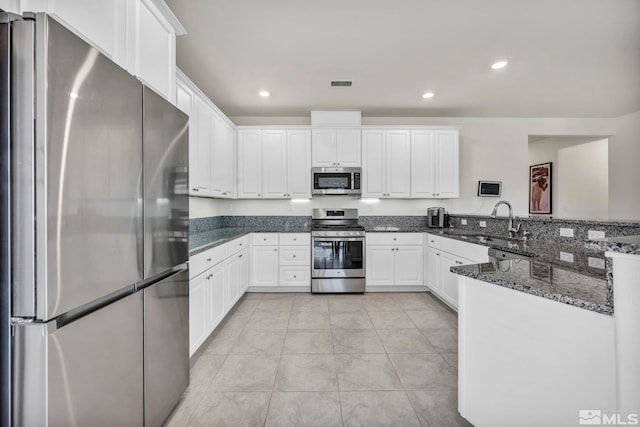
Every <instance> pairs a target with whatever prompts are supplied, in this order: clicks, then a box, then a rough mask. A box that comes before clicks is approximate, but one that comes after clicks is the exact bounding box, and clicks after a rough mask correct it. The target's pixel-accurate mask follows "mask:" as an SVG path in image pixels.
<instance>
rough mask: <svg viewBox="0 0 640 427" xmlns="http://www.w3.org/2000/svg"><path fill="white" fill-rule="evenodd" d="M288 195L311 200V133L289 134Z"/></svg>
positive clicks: (292, 132)
mask: <svg viewBox="0 0 640 427" xmlns="http://www.w3.org/2000/svg"><path fill="white" fill-rule="evenodd" d="M287 193H288V194H289V197H291V198H294V199H295V198H299V199H309V198H311V132H310V131H308V130H290V131H288V132H287Z"/></svg>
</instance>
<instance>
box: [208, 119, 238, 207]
mask: <svg viewBox="0 0 640 427" xmlns="http://www.w3.org/2000/svg"><path fill="white" fill-rule="evenodd" d="M211 155H212V158H211V195H212V196H214V197H220V198H233V197H235V191H234V187H235V185H234V184H235V176H236V170H235V164H236V157H235V135H234V131H233V128H232V127H231V125H229V124H228V123H227V122H226V121H225V120H224V119H223V118H222V117H221V116H220V115H219V114H217V113H216V112H213V140H212V149H211Z"/></svg>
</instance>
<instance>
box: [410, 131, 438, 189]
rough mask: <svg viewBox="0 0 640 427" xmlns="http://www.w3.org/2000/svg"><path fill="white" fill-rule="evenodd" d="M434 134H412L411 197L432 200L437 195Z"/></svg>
mask: <svg viewBox="0 0 640 427" xmlns="http://www.w3.org/2000/svg"><path fill="white" fill-rule="evenodd" d="M433 141H434V132H433V131H430V130H414V131H413V132H411V197H412V198H432V197H435V194H436V176H435V173H434V170H433V165H434V164H435V145H434V142H433Z"/></svg>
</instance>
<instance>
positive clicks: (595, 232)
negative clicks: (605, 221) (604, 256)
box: [589, 230, 604, 240]
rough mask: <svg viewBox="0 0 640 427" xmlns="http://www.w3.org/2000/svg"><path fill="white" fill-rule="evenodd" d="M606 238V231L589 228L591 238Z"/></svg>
mask: <svg viewBox="0 0 640 427" xmlns="http://www.w3.org/2000/svg"><path fill="white" fill-rule="evenodd" d="M602 238H604V231H599V230H589V240H593V239H602Z"/></svg>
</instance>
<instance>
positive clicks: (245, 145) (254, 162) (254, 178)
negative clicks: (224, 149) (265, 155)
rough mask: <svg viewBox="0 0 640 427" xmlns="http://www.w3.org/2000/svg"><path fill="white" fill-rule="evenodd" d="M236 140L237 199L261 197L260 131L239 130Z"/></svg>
mask: <svg viewBox="0 0 640 427" xmlns="http://www.w3.org/2000/svg"><path fill="white" fill-rule="evenodd" d="M237 139H238V198H239V199H257V198H261V197H262V131H261V130H259V129H258V130H255V129H251V130H239V131H238V132H237Z"/></svg>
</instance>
